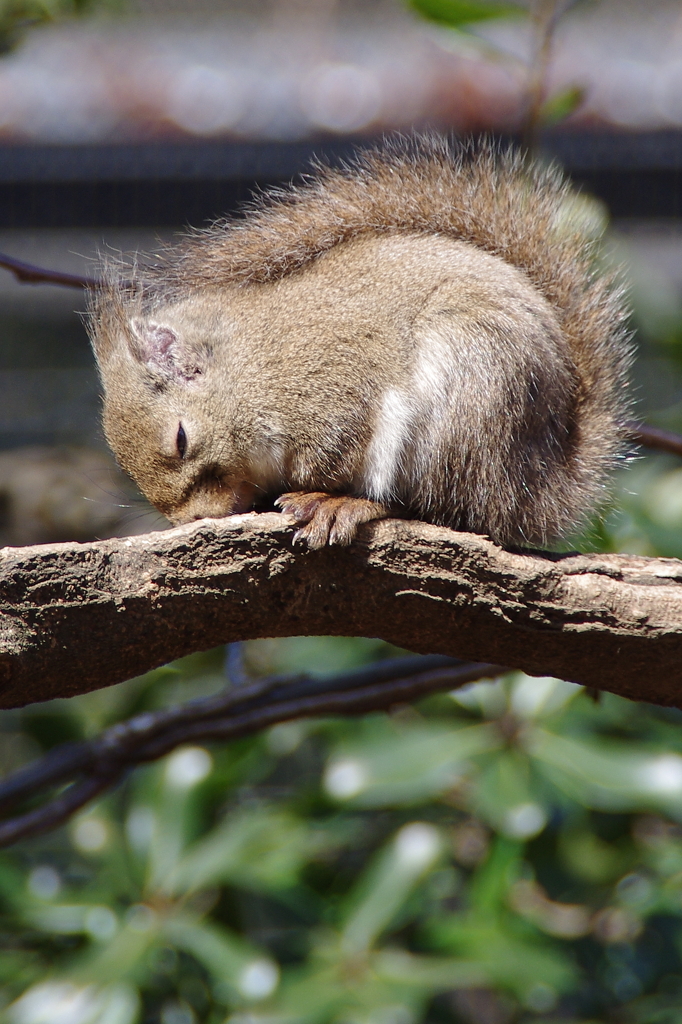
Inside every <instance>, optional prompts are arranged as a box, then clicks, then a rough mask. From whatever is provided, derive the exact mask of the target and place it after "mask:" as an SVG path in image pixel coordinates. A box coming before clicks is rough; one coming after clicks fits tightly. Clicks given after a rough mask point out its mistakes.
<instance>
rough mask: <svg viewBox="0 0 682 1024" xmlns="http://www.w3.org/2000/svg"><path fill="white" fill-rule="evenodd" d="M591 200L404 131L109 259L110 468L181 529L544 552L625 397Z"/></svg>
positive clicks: (546, 177) (592, 469) (98, 321)
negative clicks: (376, 530) (210, 523)
mask: <svg viewBox="0 0 682 1024" xmlns="http://www.w3.org/2000/svg"><path fill="white" fill-rule="evenodd" d="M575 204H576V199H575V194H574V193H573V192H572V191H571V189H570V188H569V187H568V186H567V185H566V184H565V183H563V181H562V179H561V175H560V174H559V172H558V171H557V170H556V169H551V168H550V169H547V168H544V167H541V166H539V165H537V164H535V165H534V164H529V163H528V162H527V161H525V160H524V159H523V158H522V157H521V156H519V155H518V154H515V153H514V152H512V151H507V152H499V151H498V150H497V149H496V148H495V147H494V146H493V145H492V144H487V143H483V144H481V145H480V146H478V147H476V146H470V147H466V146H465V147H462V148H454V147H453V146H452V145H450V144H449V143H448V142H446V141H445V140H443V139H442V138H440V137H437V136H426V137H420V136H416V137H413V138H411V139H404V138H399V139H394V140H389V141H388V142H386V143H384V144H383V145H382V146H380V147H378V148H373V149H369V150H366V151H363V152H360V153H359V155H358V156H357V157H356V158H355V159H354V161H353V162H352V163H351V164H349V165H344V166H342V167H341V168H338V169H334V168H329V167H323V166H317V167H316V168H315V169H314V171H313V173H312V174H311V175H310V176H309V177H307V178H306V179H305V180H304V181H303V183H302V184H297V185H292V186H290V187H289V188H287V189H279V190H274V191H272V192H270V193H267V194H266V195H265V196H263V197H262V198H260V199H258V200H256V201H254V203H253V205H252V206H251V207H250V208H249V210H248V211H247V212H246V215H245V217H244V218H242V219H232V220H225V221H221V222H218V223H216V224H214V225H212V226H210V227H208V228H206V229H202V230H197V231H193V232H190V233H188V234H187V235H186V236H185V237H184V238H182V239H181V240H180V241H179V243H177V244H175V245H173V246H171V247H168V248H167V249H165V250H164V251H163V252H162V253H161V255H157V256H155V257H153V258H152V257H147V258H146V260H145V259H142V258H139V257H137V258H136V259H135V261H134V263H133V264H132V265H128V266H119V267H118V268H113V269H112V268H111V267H110V268H109V269H108V271H107V274H106V279H105V285H104V286H103V287H102V288H101V289H98V290H97V291H96V292H93V293H92V295H91V298H90V316H89V322H90V332H91V337H92V341H93V346H94V350H95V354H96V357H97V362H98V364H99V369H100V373H101V379H102V383H103V388H104V430H105V433H106V436H107V439H108V441H109V444H110V445H111V447H112V449H113V451H114V453H115V455H116V457H117V459H118V461H119V462H120V464H121V466H122V467H123V468H124V469H125V470H126V471H127V472H128V473H129V474H130V475H131V476H132V477H133V478H134V479H135V481H136V482H137V484H138V485H139V487H140V488H141V490H142V491H143V493H144V494H145V495H146V496H147V498H149V500H150V501H151V502H152V504H153V505H155V506H156V508H157V509H159V511H161V512H162V513H163V514H164V515H165V516H167V517H168V519H169V520H170V521H171V522H172V523H175V524H177V523H186V522H189V521H191V520H194V519H200V518H203V517H204V516H213V517H222V516H227V515H230V514H233V513H240V512H245V511H248V510H250V509H253V508H256V509H258V508H262V507H268V505H269V507H272V503H273V501H274V504H275V505H277V506H278V507H280V508H281V509H282V510H284V511H285V512H287V513H289V514H291V515H293V517H294V519H295V522H296V524H297V532H296V534H295V538H296V539H301V540H303V541H305V542H306V543H307V545H308V547H310V548H320V547H323V546H324V545H325V544H327V543H329V544H348V543H350V542H351V541H352V540H353V537H354V536H355V533H356V530H357V528H358V526H359V524H361V523H364V522H367V521H369V520H372V519H378V518H381V517H384V516H400V517H404V518H405V517H409V518H416V519H421V520H425V521H427V522H431V523H437V524H441V525H445V526H450V527H453V528H455V529H458V530H468V531H472V532H475V533H483V534H487V535H489V536H490V537H491V538H492V539H493V540H495V541H497V542H498V543H500V544H503V545H504V544H507V545H509V544H511V545H535V546H537V545H547V544H548V543H549V542H551V540H552V539H553V538H557V537H559V536H560V535H562V534H564V533H565V532H566V531H568V530H569V529H571V528H573V527H575V526H576V524H577V523H579V522H580V520H581V519H582V518H583V516H584V515H585V514H586V512H588V511H590V510H591V509H592V508H593V507H594V506H595V504H597V503H598V502H599V500H600V497H601V496H602V492H603V489H604V484H605V478H606V475H607V473H608V470H609V468H610V467H611V466H612V465H613V464H614V461H615V460H616V459H617V457H618V455H619V454H620V452H621V449H622V445H623V437H624V422H625V418H626V413H627V410H628V399H627V371H628V367H629V362H630V347H629V342H628V336H627V331H626V328H625V321H626V313H627V310H626V309H625V306H624V302H623V298H622V294H621V293H620V291H619V289H618V288H617V287H616V286H614V284H613V281H612V279H611V278H610V277H609V276H608V275H605V274H604V273H602V272H600V270H599V268H598V265H597V263H596V259H595V252H594V247H593V244H592V243H591V241H590V240H589V238H588V237H586V234H585V232H584V231H581V230H580V227H579V226H576V224H575V223H573V222H572V219H571V215H570V214H571V210H572V209H575ZM573 220H575V218H573Z"/></svg>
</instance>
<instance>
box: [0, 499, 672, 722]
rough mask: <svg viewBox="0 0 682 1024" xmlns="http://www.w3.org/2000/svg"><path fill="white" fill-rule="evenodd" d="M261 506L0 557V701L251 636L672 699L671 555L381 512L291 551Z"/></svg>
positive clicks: (85, 683)
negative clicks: (495, 667) (317, 639)
mask: <svg viewBox="0 0 682 1024" xmlns="http://www.w3.org/2000/svg"><path fill="white" fill-rule="evenodd" d="M292 532H293V530H292V522H291V520H290V519H288V518H287V517H286V516H283V515H280V514H278V513H265V514H263V515H256V514H254V513H249V514H247V515H243V516H233V517H230V518H228V519H222V520H203V521H201V522H199V523H194V524H191V525H189V526H182V527H178V528H176V529H173V530H169V531H167V532H164V533H153V534H147V535H145V536H138V537H129V538H126V539H123V540H108V541H99V542H97V543H92V544H54V545H44V546H40V547H29V548H5V549H2V550H0V705H1V706H4V707H15V706H18V705H22V704H27V703H30V702H32V701H43V700H48V699H50V698H52V697H57V696H70V695H73V694H75V693H81V692H84V691H87V690H91V689H97V688H98V687H101V686H108V685H110V684H112V683H117V682H120V681H122V680H123V679H127V678H130V677H131V676H134V675H138V674H140V673H142V672H145V671H147V670H149V669H151V668H154V667H156V666H158V665H161V664H165V663H167V662H168V661H171V660H173V659H174V658H178V657H181V656H183V655H185V654H188V653H190V652H192V651H198V650H204V649H207V648H210V647H214V646H217V645H218V644H221V643H228V642H230V641H234V640H246V639H252V638H256V637H264V636H297V635H303V634H307V635H325V634H327V635H336V636H370V637H372V636H374V637H382V638H383V639H385V640H388V641H391V642H392V643H395V644H397V645H399V646H401V647H406V648H408V649H410V650H413V651H416V652H420V653H439V654H446V655H451V656H455V657H460V658H464V659H466V660H472V661H485V662H487V663H488V662H493V661H494V662H495V663H497V664H503V665H509V666H511V667H514V668H521V669H524V670H526V671H527V672H529V673H531V674H536V675H537V674H539V675H555V676H559V677H561V678H564V679H569V680H572V681H574V682H579V683H583V684H586V685H589V686H593V687H596V688H598V689H607V690H612V691H613V692H615V693H621V694H623V695H624V696H627V697H631V698H634V699H639V700H649V701H654V702H659V703H662V704H673V705H676V704H678V703H682V687H681V685H680V684H682V562H679V561H677V560H675V559H664V558H661V559H652V558H643V557H639V556H634V555H577V554H570V555H558V554H542V553H519V552H510V551H504V550H502V549H501V548H498V547H497V546H496V545H495V544H493V543H492V542H490V541H489V540H487V539H485V538H484V537H478V536H474V535H472V534H464V533H455V532H454V531H452V530H447V529H444V528H441V527H437V526H431V525H427V524H423V523H414V522H402V521H399V520H386V521H383V522H375V523H370V524H367V525H366V526H364V527H363V528H362V529H361V532H360V536H359V538H358V540H357V541H356V542H355V543H354V544H353V545H351V546H350V547H349V548H329V549H325V550H322V551H317V552H310V551H305V550H302V549H301V548H298V547H296V548H295V547H293V545H292Z"/></svg>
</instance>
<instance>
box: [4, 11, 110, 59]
mask: <svg viewBox="0 0 682 1024" xmlns="http://www.w3.org/2000/svg"><path fill="white" fill-rule="evenodd" d="M124 3H125V0H0V54H3V53H7V52H8V51H9V50H11V49H13V48H14V47H15V46H16V45H17V43H19V42H20V41H21V39H22V38H23V37H24V34H25V33H26V32H27V31H28V30H29V29H31V28H34V27H35V26H36V25H44V24H46V23H49V22H54V21H61V20H63V19H65V18H73V17H78V16H80V15H84V14H91V13H94V12H96V11H109V10H120V9H121V8H122V7H123V6H124Z"/></svg>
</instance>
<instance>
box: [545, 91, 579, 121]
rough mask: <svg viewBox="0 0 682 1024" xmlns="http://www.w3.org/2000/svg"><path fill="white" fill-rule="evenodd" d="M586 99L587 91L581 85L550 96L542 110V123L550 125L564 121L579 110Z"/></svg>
mask: <svg viewBox="0 0 682 1024" xmlns="http://www.w3.org/2000/svg"><path fill="white" fill-rule="evenodd" d="M584 99H585V89H584V88H583V86H581V85H572V86H570V88H568V89H563V90H562V91H561V92H557V93H555V94H554V95H553V96H549V97H548V98H547V99H546V100H545V102H544V103H543V104H542V107H541V108H540V123H541V124H543V125H550V124H558V123H559V122H560V121H564V120H565V119H566V118H567V117H570V115H571V114H572V113H573V112H574V111H576V110H577V109H578V107H579V106H580V105H581V104H582V102H583V101H584Z"/></svg>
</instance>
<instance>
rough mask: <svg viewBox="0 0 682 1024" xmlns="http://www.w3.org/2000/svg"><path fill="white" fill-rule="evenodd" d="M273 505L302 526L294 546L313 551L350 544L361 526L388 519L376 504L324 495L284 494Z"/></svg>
mask: <svg viewBox="0 0 682 1024" xmlns="http://www.w3.org/2000/svg"><path fill="white" fill-rule="evenodd" d="M275 505H277V506H278V508H281V510H282V512H285V513H287V515H290V516H293V517H294V519H295V520H296V522H297V523H300V524H301V529H299V530H297V531H296V533H295V534H294V544H297V543H298V542H299V541H302V542H305V543H306V544H307V545H308V547H309V548H311V549H312V550H313V551H315V550H317V549H318V548H323V547H324V546H325V545H326V544H350V543H351V541H352V540H353V539H354V537H355V534H356V533H357V529H358V526H360V524H361V523H368V522H369V521H370V520H371V519H383V518H385V516H387V515H388V509H386V508H384V506H383V505H380V504H379V503H378V502H376V501H370V500H369V499H368V498H352V497H350V495H333V494H326V493H325V492H324V491H310V492H305V491H294V492H292V493H291V494H283V495H282V496H281V497H279V498H278V499H277V500H276V502H275Z"/></svg>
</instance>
